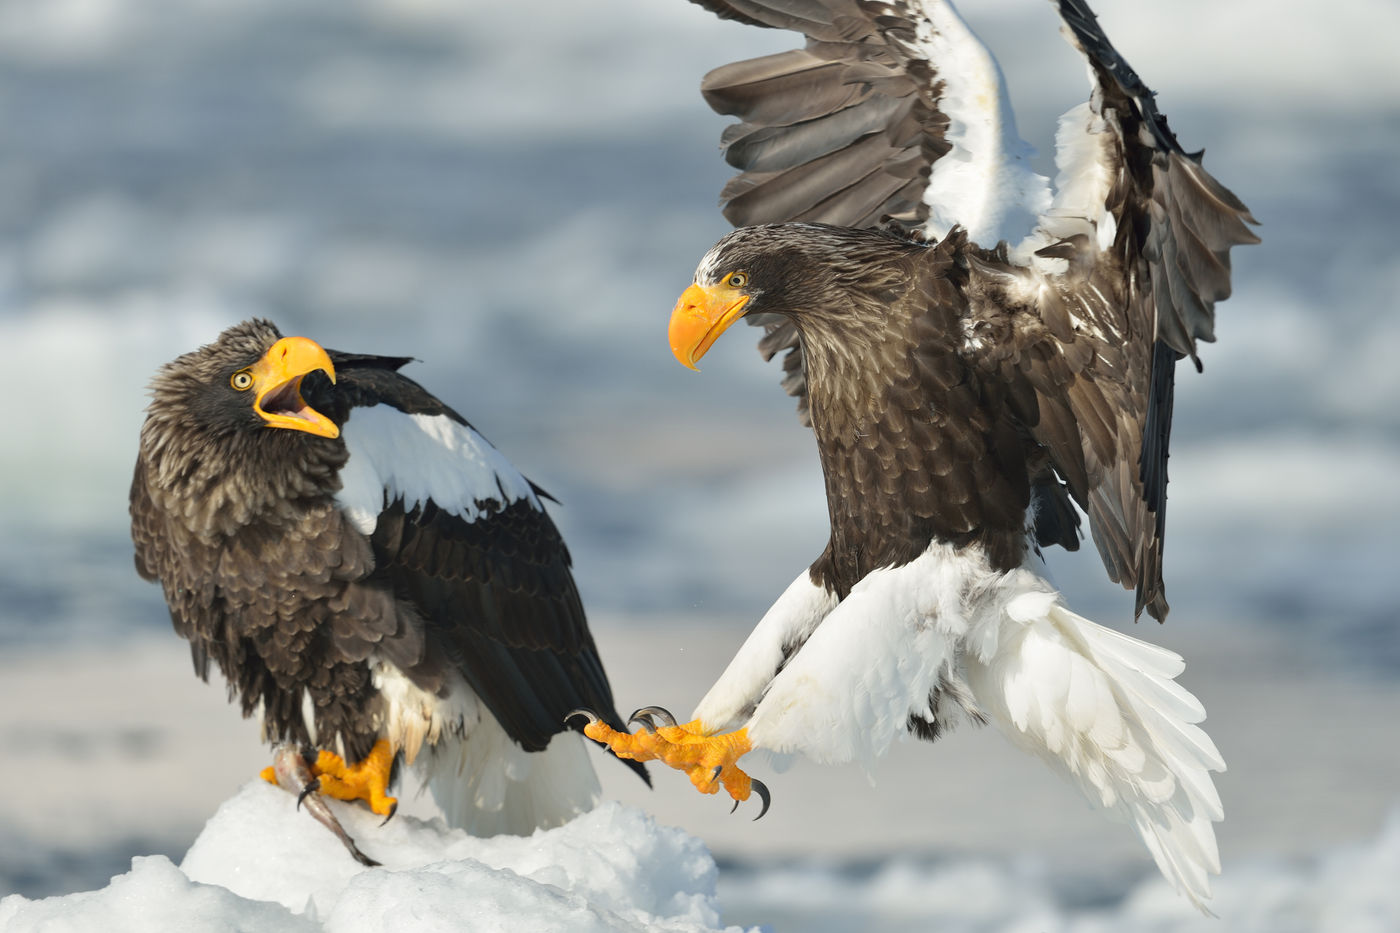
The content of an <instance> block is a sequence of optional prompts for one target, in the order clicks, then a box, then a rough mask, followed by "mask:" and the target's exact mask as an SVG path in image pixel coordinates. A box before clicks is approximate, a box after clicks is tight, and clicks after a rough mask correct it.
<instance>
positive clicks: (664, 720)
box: [627, 706, 676, 728]
mask: <svg viewBox="0 0 1400 933" xmlns="http://www.w3.org/2000/svg"><path fill="white" fill-rule="evenodd" d="M653 717H655V719H659V720H661V724H662V725H664V726H674V725H676V717H675V716H672V715H671V711H670V710H668V709H665V708H663V707H660V706H643V707H642V708H641V709H639V710H637V711H636V712H635V713H633V714H632V719H629V720H627V721H628V722H629V723H630V722H632V720H633V719H645V721H646V722H647V723H649V724H650V725H651V726H652V728H655V727H656V723H655V721H653Z"/></svg>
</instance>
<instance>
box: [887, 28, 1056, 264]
mask: <svg viewBox="0 0 1400 933" xmlns="http://www.w3.org/2000/svg"><path fill="white" fill-rule="evenodd" d="M910 8H911V9H910V15H911V17H913V18H915V19H916V20H917V29H916V32H915V35H916V39H915V45H914V47H913V48H912V49H911V52H912V53H913V54H915V55H917V56H919V57H921V58H924V59H926V60H928V61H929V62H932V63H933V64H934V65H935V67H936V68H937V69H938V77H939V78H941V79H942V80H943V82H944V89H943V97H942V99H941V100H940V101H939V109H941V110H942V111H943V112H944V114H946V115H947V117H948V120H949V126H948V132H947V137H946V138H947V141H948V142H949V144H951V145H952V147H953V148H952V150H951V151H950V152H948V153H947V154H945V155H944V156H943V157H942V158H940V159H939V160H938V161H937V162H935V163H934V164H933V172H932V174H931V175H930V176H929V183H928V187H927V188H926V189H925V190H924V203H925V204H926V205H928V208H929V219H928V221H927V222H926V223H925V226H924V231H925V233H928V234H930V235H932V236H935V237H937V238H939V239H941V238H942V237H944V236H946V235H947V233H948V231H949V230H950V229H951V228H952V227H953V225H954V224H961V225H962V226H963V227H964V228H966V229H967V232H968V235H969V236H970V237H971V238H972V241H973V242H974V243H982V244H984V245H987V246H991V245H994V244H995V243H996V242H997V241H998V240H1007V241H1008V242H1011V243H1015V242H1018V241H1020V240H1021V239H1022V238H1024V237H1025V236H1026V234H1027V233H1029V232H1030V230H1031V227H1032V226H1033V225H1034V224H1035V222H1036V218H1037V216H1038V215H1039V214H1040V213H1041V212H1042V211H1044V210H1045V209H1046V208H1048V207H1049V206H1050V189H1049V185H1048V183H1047V180H1046V178H1045V177H1044V176H1043V175H1037V174H1036V173H1035V172H1033V171H1031V167H1030V160H1031V158H1032V157H1033V156H1034V155H1035V150H1034V149H1033V148H1032V147H1031V146H1030V144H1028V143H1027V142H1025V141H1024V140H1023V139H1021V137H1020V135H1019V134H1017V132H1016V118H1015V116H1014V115H1013V114H1012V111H1011V99H1010V98H1009V97H1008V96H1007V93H1006V82H1005V81H1004V80H1003V78H1002V74H1001V67H1000V66H999V65H997V62H996V59H995V58H993V57H992V53H991V52H990V51H988V50H987V47H986V46H985V45H983V44H982V41H981V40H980V39H978V38H977V36H976V35H975V34H974V33H973V32H972V30H971V29H970V28H969V27H968V25H967V23H965V22H963V20H962V18H961V17H960V16H959V15H958V13H957V11H956V10H954V9H953V7H952V4H950V3H948V2H947V0H922V2H914V3H911V4H910Z"/></svg>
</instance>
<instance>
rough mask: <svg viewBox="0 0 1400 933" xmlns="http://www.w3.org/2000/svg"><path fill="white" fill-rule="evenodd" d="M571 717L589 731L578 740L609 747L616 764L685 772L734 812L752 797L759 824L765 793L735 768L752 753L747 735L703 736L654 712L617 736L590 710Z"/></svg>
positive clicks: (642, 714) (698, 728)
mask: <svg viewBox="0 0 1400 933" xmlns="http://www.w3.org/2000/svg"><path fill="white" fill-rule="evenodd" d="M574 716H584V717H587V719H588V725H586V726H584V729H583V734H584V735H586V736H588V737H589V738H590V739H593V740H594V741H595V742H601V743H603V744H604V745H606V746H608V748H610V749H612V752H613V754H614V755H616V756H617V757H619V758H631V759H633V760H635V761H659V762H661V763H662V764H665V765H670V766H671V767H672V768H675V769H677V770H678V771H684V772H685V773H686V774H688V775H689V776H690V783H692V784H694V785H695V789H696V790H698V791H700V793H702V794H713V793H716V792H718V791H719V789H720V787H723V788H724V790H725V792H726V793H728V794H729V796H730V797H732V798H734V803H735V806H736V807H737V806H738V804H739V803H740V802H741V801H744V800H748V799H749V797H750V796H752V795H753V794H757V795H758V798H759V800H761V801H762V802H763V808H762V809H761V810H760V811H759V813H758V816H756V817H754V819H761V818H762V817H763V815H764V814H765V813H767V812H768V806H769V804H770V803H772V797H771V796H770V795H769V793H768V788H767V787H766V786H765V785H764V784H763V782H762V781H758V780H755V779H753V778H751V777H749V776H748V775H747V774H745V773H744V771H743V770H742V769H741V768H740V767H739V766H738V764H736V762H737V761H738V760H739V759H740V758H741V757H742V756H744V755H745V754H747V753H748V752H749V751H751V750H752V749H753V743H752V742H750V741H749V734H748V730H747V729H739V730H737V731H734V732H726V733H722V734H720V735H712V734H709V733H707V732H706V731H705V728H704V726H703V725H702V724H701V723H700V720H698V719H697V720H695V721H693V722H688V723H685V724H678V723H677V722H676V719H675V717H674V716H672V715H671V714H670V713H668V712H667V711H666V710H664V709H662V708H661V707H659V706H647V707H643V708H642V709H639V710H637V711H636V712H635V713H633V714H632V718H631V719H629V720H628V724H629V725H630V724H632V723H636V724H637V725H638V729H637V731H636V732H633V733H627V732H618V731H617V730H616V729H613V728H612V727H611V726H609V725H608V724H607V723H606V722H604V721H603V720H602V719H601V718H600V717H599V716H598V715H597V714H595V713H593V712H592V711H591V710H586V709H580V710H574V711H573V712H572V713H570V714H569V717H568V718H573V717H574Z"/></svg>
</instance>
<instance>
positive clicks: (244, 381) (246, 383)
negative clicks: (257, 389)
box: [228, 369, 253, 392]
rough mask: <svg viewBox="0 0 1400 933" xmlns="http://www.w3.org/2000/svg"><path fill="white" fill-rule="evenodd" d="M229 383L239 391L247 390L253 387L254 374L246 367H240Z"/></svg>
mask: <svg viewBox="0 0 1400 933" xmlns="http://www.w3.org/2000/svg"><path fill="white" fill-rule="evenodd" d="M228 384H229V385H231V386H233V387H234V388H235V389H237V390H238V391H239V392H246V391H248V390H249V389H251V388H252V387H253V374H252V373H250V372H248V370H246V369H240V370H239V371H238V372H236V373H234V374H233V376H232V377H231V378H230V379H229V381H228Z"/></svg>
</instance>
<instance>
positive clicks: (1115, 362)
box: [696, 0, 1257, 619]
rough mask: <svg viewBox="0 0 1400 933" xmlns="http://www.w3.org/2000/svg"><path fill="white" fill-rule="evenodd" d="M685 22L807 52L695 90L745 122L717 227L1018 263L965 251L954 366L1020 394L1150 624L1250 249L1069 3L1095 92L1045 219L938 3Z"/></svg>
mask: <svg viewBox="0 0 1400 933" xmlns="http://www.w3.org/2000/svg"><path fill="white" fill-rule="evenodd" d="M696 2H700V3H701V5H703V6H705V7H706V8H708V9H710V10H712V11H714V12H716V13H718V14H719V15H721V16H726V17H728V18H734V19H738V20H741V21H744V22H749V23H753V24H757V25H764V26H772V27H777V28H788V29H794V30H796V31H799V32H801V33H803V34H804V35H805V36H806V37H807V43H806V46H805V47H804V48H803V49H800V50H794V51H791V52H785V53H781V54H779V55H772V56H767V57H764V58H759V59H754V60H751V61H745V62H737V63H734V64H732V65H726V66H724V67H722V68H719V69H717V70H716V71H714V72H711V73H710V74H709V75H708V76H706V78H705V80H704V83H703V85H702V90H703V92H704V94H705V97H706V99H707V100H708V101H709V103H710V104H711V106H712V107H714V108H715V109H716V110H718V111H719V112H721V113H726V114H731V115H734V116H737V117H738V118H739V119H740V121H741V122H740V123H738V124H736V125H733V126H730V127H729V128H728V129H726V130H725V133H724V136H723V141H722V142H723V146H724V149H725V156H726V158H727V159H728V160H729V162H730V163H731V164H732V165H734V166H736V167H738V168H740V169H741V170H742V171H741V173H740V174H739V175H737V176H736V177H735V178H734V179H732V180H731V181H730V183H729V184H728V185H727V186H726V188H725V189H724V192H723V194H722V196H721V199H722V201H723V204H724V212H725V216H726V217H728V218H729V219H730V220H731V221H733V222H734V223H735V224H750V223H778V222H783V221H791V220H811V221H822V222H827V223H834V224H841V225H847V226H869V225H874V224H878V223H881V222H883V221H884V220H885V219H887V218H888V219H889V220H893V221H895V222H898V223H900V224H902V225H903V226H905V227H907V228H910V229H913V230H915V231H917V232H919V233H922V234H923V235H926V236H932V237H942V236H944V235H946V234H947V232H948V231H949V230H950V229H951V227H952V226H953V225H954V224H959V225H961V226H963V227H965V228H966V229H967V231H968V233H969V236H970V239H971V240H972V241H973V242H976V243H980V244H983V246H986V247H991V246H994V245H995V244H997V243H998V241H1001V240H1004V241H1006V242H1007V243H1009V244H1012V245H1011V246H1010V247H1006V246H1003V247H1000V248H998V249H984V250H981V251H980V252H979V251H977V250H972V251H970V256H971V259H970V262H971V263H972V266H973V273H974V274H973V276H972V279H971V281H970V286H969V291H970V293H969V298H970V299H971V301H972V305H973V307H972V309H971V315H972V319H971V320H970V321H969V328H970V333H971V335H972V339H971V340H970V342H969V347H968V349H969V352H970V353H972V354H973V355H977V354H982V355H983V358H984V362H985V363H986V364H987V365H990V366H994V367H1000V369H1001V372H1002V375H1003V376H1004V377H1005V378H1007V379H1012V380H1023V381H1025V382H1026V383H1029V385H1030V386H1031V387H1032V388H1033V389H1034V392H1035V395H1036V398H1037V400H1038V403H1039V410H1040V417H1039V423H1038V424H1037V425H1036V426H1034V428H1032V431H1033V433H1034V435H1035V437H1036V439H1037V440H1038V441H1039V442H1040V443H1041V444H1043V445H1044V446H1045V447H1046V449H1047V450H1048V452H1049V454H1050V458H1051V462H1052V465H1053V467H1054V469H1055V472H1056V473H1058V474H1059V476H1060V477H1061V478H1063V480H1064V481H1065V484H1066V485H1067V487H1068V489H1069V492H1070V494H1071V495H1072V496H1073V497H1074V499H1075V500H1076V501H1077V502H1078V503H1079V505H1080V506H1081V507H1082V508H1084V509H1085V511H1086V512H1087V513H1088V516H1089V521H1090V527H1091V530H1092V533H1093V537H1094V540H1095V543H1096V544H1097V546H1098V549H1099V553H1100V555H1101V557H1102V558H1103V561H1104V564H1105V566H1106V567H1107V569H1108V572H1109V574H1110V576H1111V577H1112V578H1113V579H1114V580H1116V581H1119V582H1121V583H1123V584H1124V585H1125V586H1129V587H1134V588H1135V589H1136V591H1137V609H1138V611H1139V612H1141V610H1142V609H1143V608H1146V609H1147V610H1148V611H1149V612H1150V613H1151V614H1152V615H1153V616H1154V617H1156V618H1159V619H1160V618H1162V617H1164V616H1165V614H1166V612H1167V604H1166V600H1165V598H1164V596H1163V593H1162V580H1161V543H1162V535H1163V531H1164V527H1165V525H1164V522H1165V501H1166V459H1167V446H1168V439H1169V434H1170V428H1171V408H1172V387H1173V378H1174V372H1175V365H1176V361H1177V359H1179V358H1180V357H1182V356H1184V355H1189V356H1191V357H1192V359H1193V360H1194V359H1196V341H1197V340H1198V339H1200V340H1210V339H1213V326H1214V305H1215V302H1216V301H1219V300H1222V299H1223V298H1225V297H1226V296H1228V294H1229V291H1230V267H1229V249H1230V248H1231V247H1232V246H1235V245H1239V244H1244V243H1252V242H1257V238H1256V237H1255V236H1254V234H1253V233H1252V232H1250V230H1249V228H1248V226H1247V224H1246V222H1253V218H1252V217H1251V216H1250V215H1249V212H1248V210H1247V209H1246V208H1245V207H1244V205H1243V204H1242V203H1240V201H1239V200H1238V199H1237V198H1235V196H1234V195H1232V194H1231V193H1230V192H1229V191H1227V190H1226V189H1225V188H1224V187H1223V186H1221V185H1220V184H1219V183H1218V182H1216V181H1215V180H1214V179H1213V178H1212V177H1211V176H1210V175H1209V174H1207V173H1206V172H1205V170H1204V169H1203V168H1202V167H1201V164H1200V157H1199V155H1194V156H1193V155H1189V154H1187V153H1186V152H1185V151H1184V150H1183V149H1182V148H1181V147H1180V145H1179V144H1178V143H1177V141H1176V138H1175V136H1174V135H1173V134H1172V132H1171V130H1170V129H1169V128H1168V126H1167V123H1166V120H1165V119H1164V118H1163V117H1162V116H1161V114H1159V113H1158V112H1157V109H1156V107H1155V104H1154V102H1153V99H1152V93H1151V92H1150V91H1149V90H1148V89H1147V88H1146V87H1145V86H1144V85H1143V84H1142V82H1141V81H1140V79H1139V78H1138V77H1137V75H1136V74H1135V73H1134V72H1133V71H1132V69H1131V68H1130V67H1129V66H1128V65H1127V63H1126V62H1125V61H1124V60H1123V59H1122V57H1121V56H1120V55H1119V54H1118V53H1117V51H1116V50H1114V48H1113V46H1112V45H1111V44H1110V43H1109V41H1108V39H1107V37H1106V36H1105V35H1104V33H1103V31H1102V30H1101V29H1100V28H1099V26H1098V24H1097V22H1096V21H1095V19H1094V16H1093V14H1092V12H1090V10H1089V9H1088V7H1087V6H1086V5H1085V4H1084V3H1083V2H1081V0H1058V2H1057V8H1058V9H1059V11H1060V15H1061V17H1062V19H1063V20H1064V22H1065V26H1066V33H1067V35H1068V37H1069V39H1070V41H1071V42H1072V43H1073V44H1074V45H1075V46H1076V47H1077V48H1078V49H1079V50H1080V51H1081V52H1082V53H1083V54H1084V56H1085V58H1086V59H1087V60H1088V63H1089V65H1090V74H1091V76H1092V80H1093V88H1092V95H1091V99H1090V100H1089V102H1087V103H1086V104H1084V105H1081V106H1080V107H1077V108H1075V109H1074V110H1071V111H1070V112H1069V113H1068V114H1066V115H1065V116H1064V117H1063V118H1062V119H1061V126H1060V132H1059V134H1058V137H1057V148H1056V164H1057V169H1058V176H1057V178H1056V186H1055V193H1054V196H1053V198H1052V197H1051V196H1050V193H1049V188H1048V186H1047V185H1046V184H1045V180H1044V179H1042V178H1040V177H1039V176H1036V175H1035V174H1034V173H1033V172H1031V171H1030V169H1029V167H1028V164H1027V159H1028V157H1029V147H1027V146H1026V145H1025V144H1024V143H1023V142H1021V140H1020V138H1019V137H1018V136H1017V134H1016V130H1015V124H1014V121H1013V119H1012V116H1011V111H1010V107H1009V105H1008V103H1007V96H1006V93H1005V88H1004V83H1003V81H1002V78H1001V74H1000V70H999V69H998V67H997V65H996V63H995V61H994V60H993V59H992V57H991V55H990V54H989V53H988V52H987V50H986V48H985V47H984V46H983V45H982V44H981V42H980V41H978V40H977V38H976V37H975V36H973V35H972V33H971V32H970V31H969V30H968V29H967V27H966V25H965V24H964V23H963V22H962V21H961V19H959V18H958V16H957V13H956V12H955V11H954V10H953V8H952V6H951V5H950V4H949V3H947V2H946V0H887V2H880V0H696ZM1027 218H1034V221H1033V227H1034V228H1033V229H1032V223H1031V222H1028V220H1027ZM1026 234H1028V235H1026ZM751 323H755V324H759V325H761V326H763V327H764V328H765V331H766V332H765V334H764V336H763V338H762V339H761V340H760V342H759V349H760V352H762V354H763V355H764V358H765V359H771V358H772V357H774V356H776V355H778V354H780V353H782V354H785V356H784V359H783V386H784V388H785V389H786V390H787V391H788V392H789V394H792V395H794V396H796V397H797V398H798V409H799V417H800V418H801V419H802V421H803V423H804V424H809V423H810V422H809V419H808V415H807V399H806V378H805V373H804V366H803V361H802V350H801V347H800V346H799V344H798V339H797V333H796V331H795V329H794V328H793V326H792V325H791V324H790V323H788V322H787V321H785V320H783V319H778V318H770V319H766V320H765V319H763V318H757V319H755V320H753V321H752V322H751ZM978 334H980V335H981V337H980V338H979V337H978V336H977V335H978Z"/></svg>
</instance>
